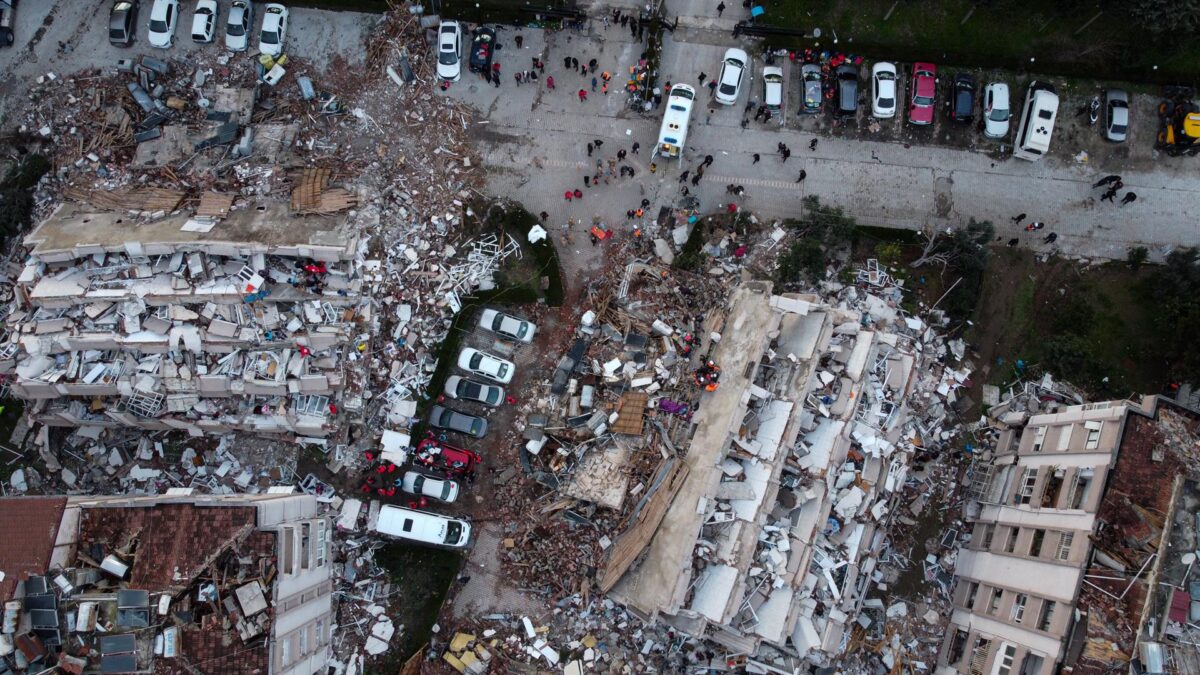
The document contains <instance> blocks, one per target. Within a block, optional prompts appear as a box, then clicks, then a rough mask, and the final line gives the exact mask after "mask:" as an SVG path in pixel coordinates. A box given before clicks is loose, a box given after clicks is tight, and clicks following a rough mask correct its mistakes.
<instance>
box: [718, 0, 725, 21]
mask: <svg viewBox="0 0 1200 675" xmlns="http://www.w3.org/2000/svg"><path fill="white" fill-rule="evenodd" d="M724 11H725V2H724V0H722V1H721V3H720V4H719V5H717V18H718V19H719V18H721V13H722V12H724Z"/></svg>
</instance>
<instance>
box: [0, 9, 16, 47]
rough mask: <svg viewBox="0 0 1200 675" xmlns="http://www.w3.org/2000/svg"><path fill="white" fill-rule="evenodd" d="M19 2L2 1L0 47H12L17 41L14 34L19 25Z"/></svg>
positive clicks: (0, 10)
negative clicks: (17, 12)
mask: <svg viewBox="0 0 1200 675" xmlns="http://www.w3.org/2000/svg"><path fill="white" fill-rule="evenodd" d="M16 11H17V0H0V47H11V46H13V43H14V42H16V41H17V37H16V34H15V33H13V29H14V27H15V26H16V25H17V15H16Z"/></svg>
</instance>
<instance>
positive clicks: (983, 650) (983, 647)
mask: <svg viewBox="0 0 1200 675" xmlns="http://www.w3.org/2000/svg"><path fill="white" fill-rule="evenodd" d="M991 649H992V641H991V640H988V639H986V638H981V637H980V638H975V646H974V647H972V648H971V667H970V670H969V671H968V672H970V673H971V675H983V667H984V666H986V665H987V658H988V652H989V651H991Z"/></svg>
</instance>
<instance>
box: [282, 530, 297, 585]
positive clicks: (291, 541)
mask: <svg viewBox="0 0 1200 675" xmlns="http://www.w3.org/2000/svg"><path fill="white" fill-rule="evenodd" d="M280 532H281V534H282V535H283V536H282V537H281V539H282V540H283V541H282V543H281V545H280V548H281V549H282V552H283V573H284V574H291V573H293V572H295V571H296V531H295V530H294V529H292V528H290V527H285V528H283V529H282V530H281V531H280Z"/></svg>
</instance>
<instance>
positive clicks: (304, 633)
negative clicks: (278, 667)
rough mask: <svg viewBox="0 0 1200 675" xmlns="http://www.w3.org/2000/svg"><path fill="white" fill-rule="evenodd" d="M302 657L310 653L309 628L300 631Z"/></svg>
mask: <svg viewBox="0 0 1200 675" xmlns="http://www.w3.org/2000/svg"><path fill="white" fill-rule="evenodd" d="M299 652H300V654H301V655H304V654H307V653H308V626H305V627H304V628H301V629H300V649H299Z"/></svg>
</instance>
